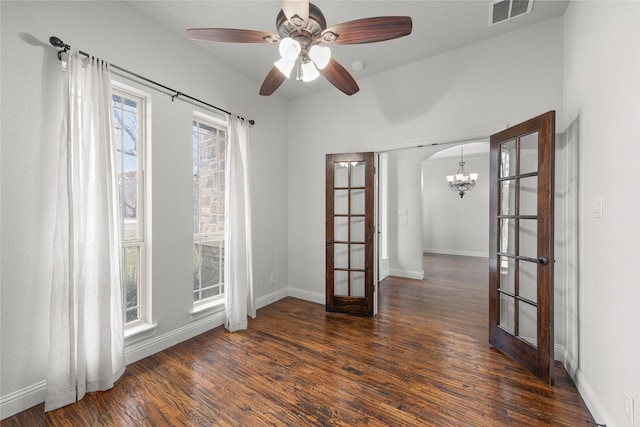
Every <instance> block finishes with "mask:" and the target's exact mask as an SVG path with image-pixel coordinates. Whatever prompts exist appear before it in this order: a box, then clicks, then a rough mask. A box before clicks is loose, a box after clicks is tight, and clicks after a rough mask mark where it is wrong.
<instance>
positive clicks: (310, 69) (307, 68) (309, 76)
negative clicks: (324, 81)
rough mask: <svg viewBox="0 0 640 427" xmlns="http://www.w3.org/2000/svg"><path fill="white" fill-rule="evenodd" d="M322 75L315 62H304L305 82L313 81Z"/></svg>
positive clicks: (303, 76) (303, 75)
mask: <svg viewBox="0 0 640 427" xmlns="http://www.w3.org/2000/svg"><path fill="white" fill-rule="evenodd" d="M318 77H320V72H319V71H318V69H317V68H316V66H315V65H314V64H313V62H311V61H309V62H306V63H304V64H302V81H303V82H311V81H314V80H315V79H317V78H318Z"/></svg>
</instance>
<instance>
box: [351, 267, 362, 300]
mask: <svg viewBox="0 0 640 427" xmlns="http://www.w3.org/2000/svg"><path fill="white" fill-rule="evenodd" d="M351 296H352V297H359V298H364V273H363V272H361V271H352V272H351Z"/></svg>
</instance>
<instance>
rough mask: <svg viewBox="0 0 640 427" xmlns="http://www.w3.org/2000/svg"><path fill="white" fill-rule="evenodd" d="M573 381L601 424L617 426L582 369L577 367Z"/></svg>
mask: <svg viewBox="0 0 640 427" xmlns="http://www.w3.org/2000/svg"><path fill="white" fill-rule="evenodd" d="M573 382H574V383H575V385H576V388H577V389H578V393H579V394H580V396H581V397H582V400H584V403H585V405H587V408H589V411H590V412H591V415H592V416H593V418H594V419H595V420H596V422H597V423H599V424H605V425H606V426H607V427H615V426H616V424H614V422H613V420H612V419H611V417H610V416H609V414H607V411H606V410H605V409H604V406H603V405H602V403H601V402H600V399H598V397H597V396H596V394H595V393H594V391H593V389H592V388H591V385H590V384H589V382H588V381H587V379H586V378H585V377H584V375H582V372H581V371H580V369H576V371H575V378H573Z"/></svg>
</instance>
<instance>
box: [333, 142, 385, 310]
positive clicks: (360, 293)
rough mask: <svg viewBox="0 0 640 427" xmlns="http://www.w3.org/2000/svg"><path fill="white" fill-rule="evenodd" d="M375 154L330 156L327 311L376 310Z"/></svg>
mask: <svg viewBox="0 0 640 427" xmlns="http://www.w3.org/2000/svg"><path fill="white" fill-rule="evenodd" d="M373 221H374V153H348V154H327V158H326V296H327V300H326V310H327V311H329V312H338V313H349V314H355V315H362V316H373V314H374V298H373V296H374V257H373V255H374V254H373V249H374V245H373V238H374V235H373V232H374V226H373Z"/></svg>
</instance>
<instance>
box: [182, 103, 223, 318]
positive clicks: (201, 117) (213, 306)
mask: <svg viewBox="0 0 640 427" xmlns="http://www.w3.org/2000/svg"><path fill="white" fill-rule="evenodd" d="M211 114H212V113H211V112H209V113H208V114H205V113H202V112H200V111H197V110H193V115H192V118H193V120H196V121H203V122H205V123H206V122H208V123H211V124H213V125H217V126H221V127H224V128H225V131H226V132H227V135H228V132H229V121H228V118H227V117H226V116H223V115H221V114H217V113H215V115H211ZM225 294H226V286H225V293H223V294H222V295H216V296H213V297H209V298H205V299H203V300H199V301H193V308H192V309H191V311H189V317H190V321H191V322H193V321H196V320H199V319H202V318H203V317H206V316H210V315H213V314H217V313H220V312H222V311H224V310H225Z"/></svg>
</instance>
